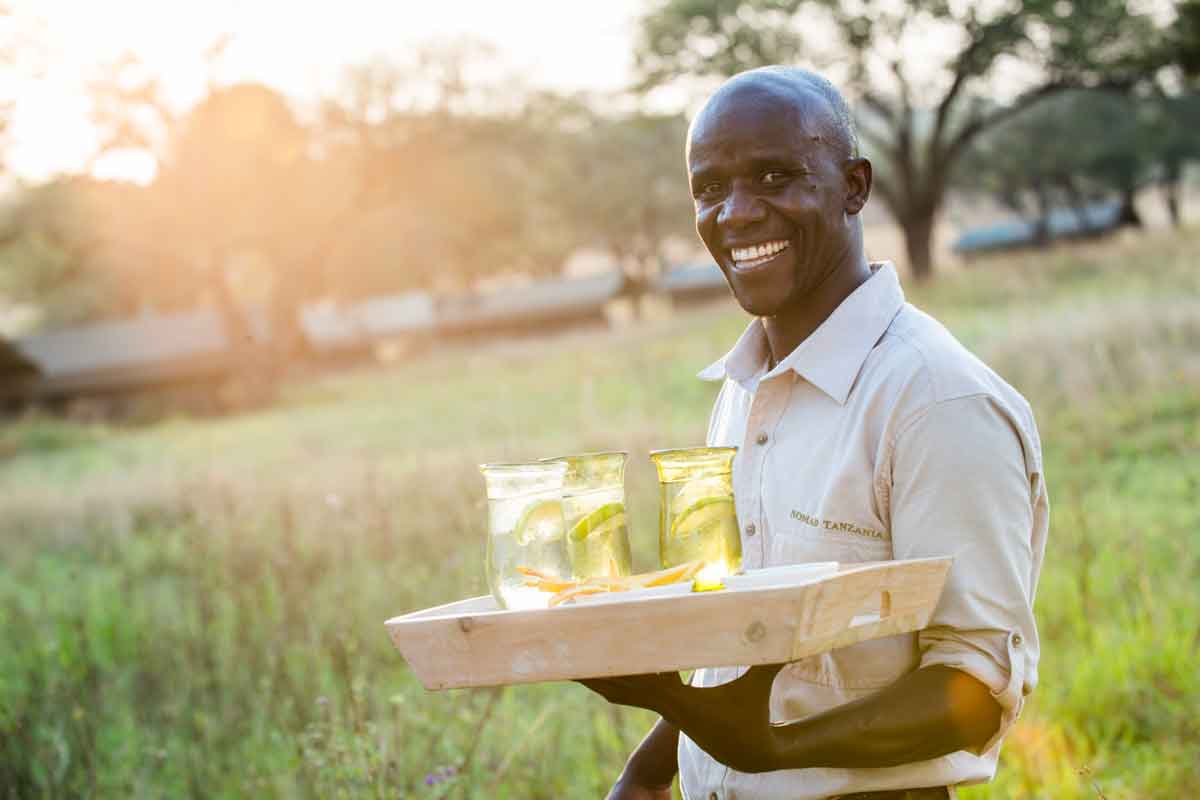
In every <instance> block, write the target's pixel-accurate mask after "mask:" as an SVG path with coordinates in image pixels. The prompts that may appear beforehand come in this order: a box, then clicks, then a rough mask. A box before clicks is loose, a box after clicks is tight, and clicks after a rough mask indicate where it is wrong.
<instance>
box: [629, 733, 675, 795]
mask: <svg viewBox="0 0 1200 800" xmlns="http://www.w3.org/2000/svg"><path fill="white" fill-rule="evenodd" d="M678 746H679V729H678V728H676V727H675V726H673V725H671V723H669V722H667V721H666V720H664V719H659V721H658V722H656V723H654V727H652V728H651V729H650V732H649V733H648V734H646V738H645V739H642V743H641V744H639V745H638V746H637V749H636V750H634V751H633V753H632V754H631V755H630V756H629V761H628V763H626V765H625V774H626V775H628V776H629V777H631V778H633V779H634V780H635V781H636V782H637V783H638V784H640V785H642V786H651V787H657V786H669V785H670V784H671V781H672V780H674V779H675V773H676V772H678V771H679V759H678V755H677V748H678Z"/></svg>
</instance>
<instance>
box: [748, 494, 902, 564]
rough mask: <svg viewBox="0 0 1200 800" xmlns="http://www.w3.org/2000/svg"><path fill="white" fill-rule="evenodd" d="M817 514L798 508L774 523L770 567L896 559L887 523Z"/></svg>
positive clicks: (838, 514) (834, 513) (847, 514)
mask: <svg viewBox="0 0 1200 800" xmlns="http://www.w3.org/2000/svg"><path fill="white" fill-rule="evenodd" d="M789 505H790V504H789ZM814 505H815V506H816V510H815V511H807V510H805V509H804V508H803V506H802V503H798V504H797V506H798V507H786V508H785V509H781V510H780V512H779V514H778V516H779V518H778V519H772V520H771V531H772V533H773V535H772V537H771V544H770V547H769V548H768V553H767V561H768V563H767V564H766V566H776V565H783V564H797V563H803V562H807V561H838V562H840V563H843V564H858V563H862V562H864V561H887V560H890V559H891V558H892V540H891V537H890V536H889V534H888V532H887V530H886V529H885V528H884V526H883V523H882V522H880V521H879V520H877V519H874V517H873V516H872V515H871V514H869V513H863V512H861V511H859V512H857V513H853V512H847V511H842V512H838V511H828V510H825V508H824V507H823V506H822V505H819V504H814Z"/></svg>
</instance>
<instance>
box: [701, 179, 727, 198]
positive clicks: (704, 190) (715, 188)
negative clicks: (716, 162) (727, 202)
mask: <svg viewBox="0 0 1200 800" xmlns="http://www.w3.org/2000/svg"><path fill="white" fill-rule="evenodd" d="M721 190H722V189H721V184H720V183H718V182H717V181H711V182H709V183H705V184H701V186H700V189H699V191H697V192H696V196H697V197H713V196H715V195H718V194H720V193H721Z"/></svg>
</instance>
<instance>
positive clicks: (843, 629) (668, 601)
mask: <svg viewBox="0 0 1200 800" xmlns="http://www.w3.org/2000/svg"><path fill="white" fill-rule="evenodd" d="M950 562H951V559H950V558H925V559H913V560H909V561H876V562H868V563H863V564H844V565H842V566H841V567H839V570H838V572H837V573H836V574H834V575H829V576H827V577H824V578H818V579H815V580H811V581H809V582H805V583H801V584H792V585H785V586H769V587H759V588H750V589H722V590H720V591H715V592H699V593H690V594H687V595H683V596H676V597H658V598H640V599H630V600H629V601H628V602H620V603H596V604H586V603H581V604H579V605H564V606H559V607H557V608H550V609H537V610H524V611H505V610H501V609H500V608H498V607H497V605H496V601H495V600H494V599H492V597H491V596H490V595H489V596H485V597H475V598H472V599H470V600H461V601H459V602H457V603H450V604H448V605H444V606H437V607H436V608H429V609H426V610H424V611H417V612H415V613H412V614H406V615H404V616H400V617H395V618H393V619H390V620H388V621H387V623H386V625H387V629H388V633H389V634H390V636H391V638H392V642H393V643H394V644H395V645H396V647H397V648H398V649H399V650H400V652H401V653H402V654H403V655H404V658H405V660H407V661H408V663H409V666H411V667H412V670H413V672H415V673H416V675H417V677H418V678H419V679H420V681H421V683H422V684H423V685H424V686H425V688H426V689H458V688H464V687H469V686H500V685H505V684H514V683H535V682H538V681H557V680H569V679H573V678H596V677H603V676H611V675H634V674H640V673H646V672H666V671H669V670H670V671H674V670H683V669H693V668H697V667H722V666H750V665H754V664H773V663H778V662H783V661H796V660H798V659H800V658H804V657H805V656H811V655H815V654H817V653H823V652H826V651H828V650H834V649H836V648H839V647H846V646H847V645H851V644H855V643H857V642H863V641H866V640H868V639H878V638H880V637H884V636H893V635H895V634H898V633H907V632H910V631H915V630H919V629H921V628H923V627H925V625H927V624H928V622H929V617H930V615H931V614H932V613H933V609H934V607H935V606H936V605H937V602H938V598H939V597H940V596H941V593H942V586H943V585H944V584H945V581H946V574H947V573H948V572H949V570H950Z"/></svg>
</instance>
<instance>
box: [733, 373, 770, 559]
mask: <svg viewBox="0 0 1200 800" xmlns="http://www.w3.org/2000/svg"><path fill="white" fill-rule="evenodd" d="M773 384H774V381H767V382H760V383H759V384H758V388H757V391H755V393H754V399H753V400H752V401H751V404H750V414H749V416H748V417H747V419H746V431H747V439H748V438H749V432H750V431H754V430H761V429H762V427H763V424H764V422H765V418H767V417H769V416H770V411H771V405H772V398H773V396H774V392H773ZM761 435H762V434H760V436H761ZM755 441H757V438H756V439H755ZM765 459H766V450H765V449H764V448H762V447H751V448H746V463H747V465H748V466H749V469H748V470H747V474H746V476H745V480H744V481H743V482H742V490H743V491H742V494H743V496H745V497H746V498H747V500H748V501H749V502H747V503H746V504H745V506H744V507H743V506H739V509H741V510H742V514H741V516H742V519H743V520H744V521H745V524H744V527H743V528H742V531H743V534H744V535H743V537H742V568H743V569H758V568H759V567H761V566H763V561H764V557H765V556H764V552H763V546H762V538H761V537H758V542H759V545H758V546H757V547H753V546H750V542H749V539H751V538H753V537H754V536H755V534H756V533H757V530H758V529H757V527H756V524H755V520H758V519H761V517H762V506H763V498H762V475H763V462H764V461H765Z"/></svg>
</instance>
